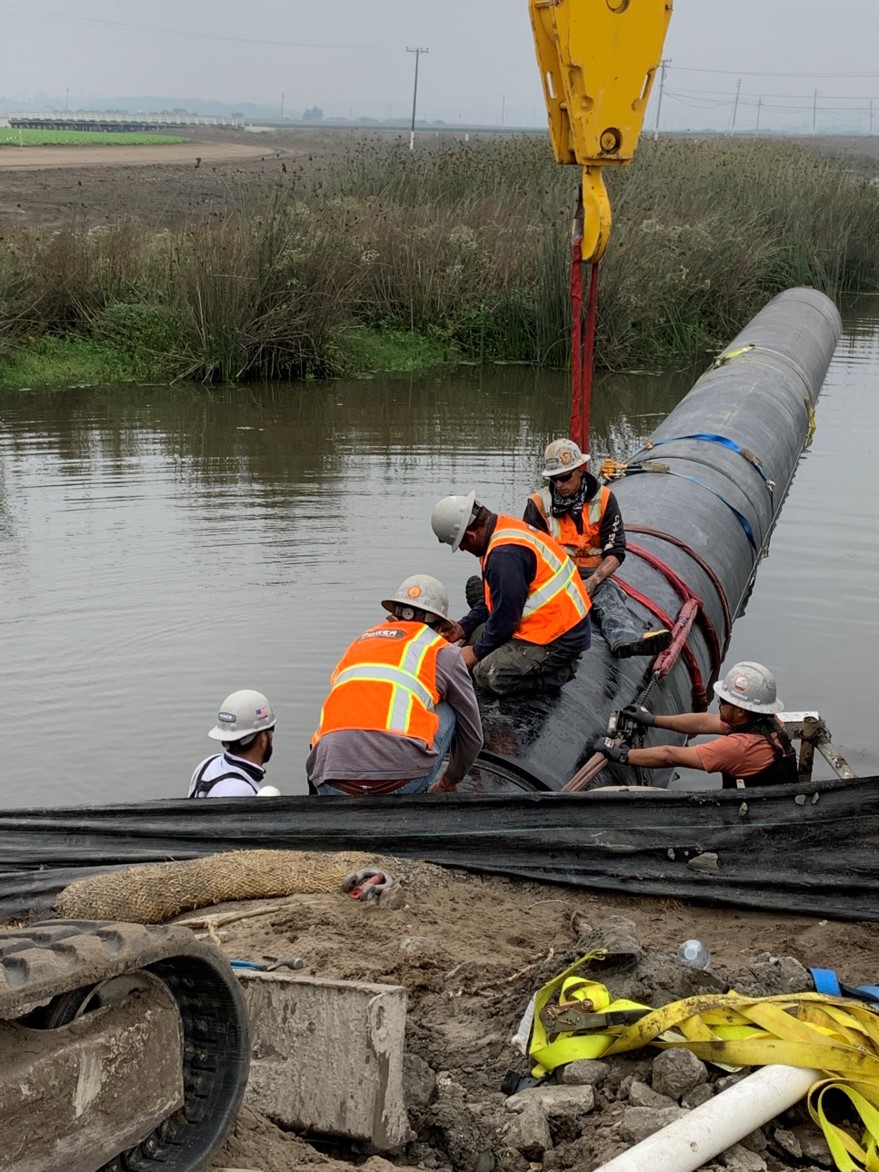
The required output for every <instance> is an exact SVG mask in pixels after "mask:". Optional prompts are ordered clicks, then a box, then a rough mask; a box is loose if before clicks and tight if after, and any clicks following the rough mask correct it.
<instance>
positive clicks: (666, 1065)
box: [650, 1049, 708, 1100]
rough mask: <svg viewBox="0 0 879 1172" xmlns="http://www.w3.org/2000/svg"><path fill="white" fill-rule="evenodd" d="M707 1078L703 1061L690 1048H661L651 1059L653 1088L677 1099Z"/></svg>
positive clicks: (661, 1093)
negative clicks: (660, 1051)
mask: <svg viewBox="0 0 879 1172" xmlns="http://www.w3.org/2000/svg"><path fill="white" fill-rule="evenodd" d="M707 1078H708V1071H707V1069H706V1067H705V1063H704V1062H702V1061H701V1060H700V1059H698V1058H697V1057H696V1055H695V1054H693V1053H692V1052H691V1051H690V1050H686V1049H674V1050H663V1051H662V1053H661V1054H658V1055H657V1056H656V1058H654V1060H653V1077H652V1078H651V1080H650V1081H651V1082H652V1084H653V1089H654V1090H655V1091H657V1092H658V1093H659V1094H660V1095H668V1097H669V1098H670V1099H674V1100H678V1099H680V1098H681V1096H682V1095H685V1094H686V1093H687V1091H691V1090H692V1089H693V1087H696V1086H698V1085H699V1084H700V1083H703V1082H705V1081H706V1080H707Z"/></svg>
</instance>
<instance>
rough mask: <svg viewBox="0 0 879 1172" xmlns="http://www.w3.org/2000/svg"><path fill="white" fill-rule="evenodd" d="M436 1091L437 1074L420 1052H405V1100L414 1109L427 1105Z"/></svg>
mask: <svg viewBox="0 0 879 1172" xmlns="http://www.w3.org/2000/svg"><path fill="white" fill-rule="evenodd" d="M435 1093H436V1075H435V1074H434V1073H433V1071H432V1070H431V1068H430V1066H428V1064H427V1063H426V1062H425V1061H424V1059H423V1058H421V1057H420V1056H419V1055H418V1054H413V1053H412V1051H411V1050H406V1051H404V1053H403V1102H404V1103H405V1104H406V1106H407V1107H408V1108H409V1109H410V1110H412V1109H415V1110H418V1109H420V1108H422V1107H426V1106H427V1105H428V1104H429V1103H430V1101H431V1099H432V1098H433V1096H434V1094H435Z"/></svg>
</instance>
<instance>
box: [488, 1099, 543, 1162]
mask: <svg viewBox="0 0 879 1172" xmlns="http://www.w3.org/2000/svg"><path fill="white" fill-rule="evenodd" d="M501 1139H502V1142H503V1143H504V1144H505V1145H507V1146H509V1147H512V1148H515V1149H516V1150H517V1151H519V1152H521V1153H522V1155H523V1156H524V1157H525V1158H526V1159H528V1160H542V1159H543V1156H544V1153H545V1152H547V1151H549V1149H550V1148H551V1147H552V1134H551V1133H550V1130H549V1119H548V1118H547V1115H546V1112H545V1111H544V1110H543V1108H542V1107H541V1105H540V1104H539V1103H537V1102H534V1101H531V1102H529V1103H526V1104H525V1105H524V1106H523V1107H522V1110H521V1112H520V1113H519V1114H518V1115H517V1116H516V1118H515V1119H513V1120H511V1122H510V1123H509V1124H507V1126H506V1127H505V1128H504V1129H503V1131H502V1135H501Z"/></svg>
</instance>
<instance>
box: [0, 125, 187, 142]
mask: <svg viewBox="0 0 879 1172" xmlns="http://www.w3.org/2000/svg"><path fill="white" fill-rule="evenodd" d="M188 141H189V139H187V138H183V137H182V136H181V135H176V134H141V133H140V132H139V131H132V132H128V133H126V132H124V131H123V132H120V133H118V134H117V133H116V132H115V131H112V130H106V131H105V130H18V129H16V127H14V126H2V127H0V146H164V145H165V143H169V142H188Z"/></svg>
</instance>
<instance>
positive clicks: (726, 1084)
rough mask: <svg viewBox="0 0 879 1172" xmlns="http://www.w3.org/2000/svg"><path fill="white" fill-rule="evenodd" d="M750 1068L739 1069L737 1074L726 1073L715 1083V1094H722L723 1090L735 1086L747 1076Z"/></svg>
mask: <svg viewBox="0 0 879 1172" xmlns="http://www.w3.org/2000/svg"><path fill="white" fill-rule="evenodd" d="M750 1073H751V1072H750V1070H737V1071H736V1072H735V1074H725V1075H723V1076H722V1077H721V1078H719V1079H718V1080H717V1082H716V1083H715V1084H714V1093H715V1095H719V1094H721V1093H722V1092H723V1091H728V1090H729V1088H730V1087H734V1086H735V1085H736V1083H737V1082H741V1081H742V1079H743V1078H747V1077H748V1075H749V1074H750Z"/></svg>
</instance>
